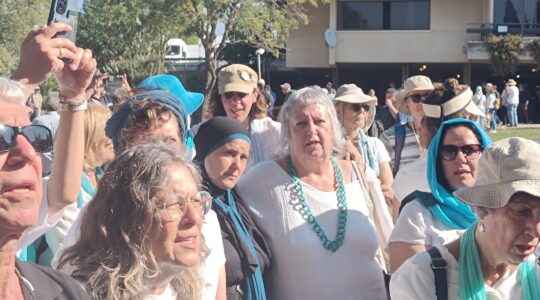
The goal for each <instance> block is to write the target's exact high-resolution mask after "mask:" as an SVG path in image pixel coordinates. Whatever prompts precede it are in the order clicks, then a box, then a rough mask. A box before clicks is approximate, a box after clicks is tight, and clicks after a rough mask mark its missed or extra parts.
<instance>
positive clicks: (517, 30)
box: [467, 23, 540, 41]
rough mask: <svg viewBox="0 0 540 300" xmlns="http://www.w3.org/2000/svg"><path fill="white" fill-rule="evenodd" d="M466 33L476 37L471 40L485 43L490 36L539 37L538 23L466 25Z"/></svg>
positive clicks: (539, 27)
mask: <svg viewBox="0 0 540 300" xmlns="http://www.w3.org/2000/svg"><path fill="white" fill-rule="evenodd" d="M467 33H469V34H474V35H475V36H478V37H476V38H469V41H471V40H477V41H485V40H486V39H487V37H488V36H489V35H491V34H494V35H506V34H519V35H522V36H523V37H537V36H540V23H534V24H531V23H468V24H467Z"/></svg>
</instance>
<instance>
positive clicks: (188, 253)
mask: <svg viewBox="0 0 540 300" xmlns="http://www.w3.org/2000/svg"><path fill="white" fill-rule="evenodd" d="M69 30H71V28H70V26H69V25H67V24H63V23H55V24H52V25H43V26H40V27H36V28H35V29H33V30H32V31H31V32H30V33H29V34H28V36H27V38H26V39H25V41H24V42H23V44H22V47H21V54H20V61H19V65H18V68H17V69H16V71H15V72H14V73H13V74H12V75H11V76H10V78H7V77H0V105H1V107H2V112H1V113H0V166H1V170H0V193H1V195H0V298H2V299H194V300H195V299H196V300H198V299H212V300H214V299H217V300H221V299H259V300H260V299H332V298H334V299H390V298H391V299H527V300H529V299H540V259H538V257H537V256H538V255H540V251H538V246H539V239H540V171H538V168H537V166H538V164H540V156H539V155H538V154H539V153H540V145H539V144H538V143H537V142H535V141H530V140H527V139H523V138H508V139H503V140H500V141H497V142H492V141H491V139H490V137H489V135H488V134H487V133H486V131H487V130H489V131H491V132H493V131H495V130H496V128H497V126H500V125H499V124H498V123H499V121H498V117H499V115H498V112H499V111H500V110H501V107H505V108H506V110H507V119H506V122H508V123H507V124H508V126H517V124H518V122H519V120H521V117H520V116H519V115H520V113H519V111H520V104H521V102H520V100H519V97H520V96H519V95H520V94H519V93H520V91H519V89H518V87H516V85H517V83H516V82H515V81H514V80H508V87H507V88H505V91H504V92H502V93H501V94H500V95H499V94H498V92H497V89H496V87H495V86H494V85H493V84H490V83H486V84H485V85H484V86H479V87H476V88H475V89H474V92H473V90H472V89H471V87H469V86H467V85H465V84H462V83H460V82H459V81H458V80H457V79H454V78H448V79H447V80H445V81H444V82H432V81H431V79H430V78H428V77H426V76H422V75H417V76H412V77H410V78H408V79H406V80H405V81H404V82H403V86H402V88H400V89H393V88H392V89H389V90H388V91H387V93H386V99H385V100H386V101H385V104H386V106H387V109H388V112H389V116H390V118H391V119H392V120H394V121H393V122H392V123H393V124H392V128H393V131H392V132H393V133H392V134H391V137H388V133H387V132H386V131H385V130H384V127H385V126H383V125H381V124H379V123H380V122H381V120H380V119H379V120H377V117H376V115H377V112H378V110H377V98H376V97H375V95H374V91H372V90H371V91H369V92H368V93H364V91H363V90H362V88H361V87H359V86H357V85H356V84H354V83H346V84H343V85H341V86H339V87H337V86H336V88H337V90H336V89H334V88H333V86H332V83H331V82H329V83H327V84H326V86H324V87H322V88H321V87H319V86H306V87H302V88H299V89H298V90H293V89H292V87H291V85H290V84H289V83H284V84H282V85H281V88H282V93H283V96H284V97H276V95H275V94H274V93H273V92H272V91H271V90H270V89H269V87H268V85H267V84H266V83H265V82H264V80H262V79H261V78H258V76H257V73H256V72H254V71H253V70H252V69H251V68H250V67H249V66H246V65H241V64H232V65H229V66H226V67H223V68H221V70H219V73H218V82H217V87H216V89H215V91H214V92H213V94H212V95H211V96H210V97H209V105H208V112H207V113H206V114H204V115H205V116H206V118H205V119H204V120H202V121H201V122H200V123H198V124H193V125H192V124H191V115H192V114H193V113H195V112H196V111H197V110H198V109H200V108H201V107H202V103H203V101H204V98H205V97H204V95H202V94H200V93H196V92H190V91H188V90H187V89H186V88H185V87H184V85H183V83H182V82H181V81H180V80H179V79H178V78H177V77H175V76H173V75H167V74H155V75H152V76H149V77H148V78H145V79H144V80H143V81H141V82H140V83H139V84H138V85H137V86H136V87H135V88H131V87H130V86H129V84H128V82H127V79H126V77H125V76H120V77H119V80H121V82H122V84H121V88H120V89H119V91H117V92H116V93H115V94H114V96H113V97H108V96H105V94H104V92H103V89H104V87H103V82H104V80H105V78H106V76H107V75H106V74H102V73H101V72H99V71H96V70H97V63H96V60H95V59H94V58H93V55H92V52H91V51H90V50H88V49H82V48H78V47H77V46H76V45H75V44H74V43H73V42H71V41H69V40H67V39H64V38H56V37H55V36H56V34H57V33H58V32H63V31H69ZM51 75H53V76H54V77H55V78H56V81H57V83H58V89H59V90H58V91H57V92H54V93H50V94H49V95H48V96H47V97H46V98H47V99H46V100H45V101H42V100H41V98H40V96H39V90H38V86H39V85H40V84H41V83H42V82H44V81H45V80H46V79H47V78H48V77H49V76H51ZM484 91H485V94H484ZM278 98H279V101H278ZM29 99H31V100H32V101H30V102H29ZM516 99H517V100H516ZM41 101H42V102H43V103H44V105H43V107H42V108H43V109H44V111H43V112H40V109H41V106H40V105H38V104H39V102H41ZM27 103H32V104H31V105H27ZM30 106H31V108H32V109H29V107H30ZM45 111H46V112H45ZM31 119H32V121H31ZM276 119H277V120H276ZM376 120H377V121H376ZM525 121H526V120H525ZM372 127H373V129H372V130H370V129H371V128H372ZM392 138H393V141H392Z"/></svg>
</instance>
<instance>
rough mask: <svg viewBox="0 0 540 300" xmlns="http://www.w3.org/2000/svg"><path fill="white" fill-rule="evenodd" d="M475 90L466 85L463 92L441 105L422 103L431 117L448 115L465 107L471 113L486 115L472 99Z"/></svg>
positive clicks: (426, 113) (425, 111)
mask: <svg viewBox="0 0 540 300" xmlns="http://www.w3.org/2000/svg"><path fill="white" fill-rule="evenodd" d="M472 97H473V92H472V90H471V88H470V87H468V86H467V87H466V88H465V90H464V91H463V92H461V93H460V94H458V95H457V96H455V97H454V98H452V99H450V100H448V101H446V102H445V103H443V104H441V105H437V104H427V103H422V107H423V109H424V113H425V115H426V116H427V117H430V118H441V117H447V116H449V115H451V114H453V113H455V112H458V111H460V110H462V109H465V111H467V112H468V113H469V114H472V115H475V116H481V117H484V116H485V115H484V112H483V111H481V110H480V108H479V107H478V106H477V105H476V104H475V103H474V101H472Z"/></svg>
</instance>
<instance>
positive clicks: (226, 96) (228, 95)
mask: <svg viewBox="0 0 540 300" xmlns="http://www.w3.org/2000/svg"><path fill="white" fill-rule="evenodd" d="M234 95H236V96H237V97H238V98H240V99H244V98H245V97H246V96H247V95H248V94H246V93H240V92H226V93H224V94H223V96H225V98H227V99H231V98H232V97H234Z"/></svg>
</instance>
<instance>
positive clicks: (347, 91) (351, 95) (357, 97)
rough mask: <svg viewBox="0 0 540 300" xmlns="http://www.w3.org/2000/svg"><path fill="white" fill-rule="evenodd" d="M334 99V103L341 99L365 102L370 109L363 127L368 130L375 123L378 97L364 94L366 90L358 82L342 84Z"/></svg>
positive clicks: (349, 101)
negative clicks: (357, 84)
mask: <svg viewBox="0 0 540 300" xmlns="http://www.w3.org/2000/svg"><path fill="white" fill-rule="evenodd" d="M333 101H334V103H336V102H338V101H341V102H347V103H365V104H367V105H369V110H368V111H366V122H365V125H364V128H362V129H364V130H368V129H369V128H370V127H371V125H372V124H373V121H374V120H375V103H376V102H377V98H376V97H372V96H370V95H366V94H364V91H362V89H361V88H359V87H358V86H356V84H354V83H350V84H344V85H342V86H340V87H339V88H338V90H337V91H336V95H335V96H334V99H333Z"/></svg>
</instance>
